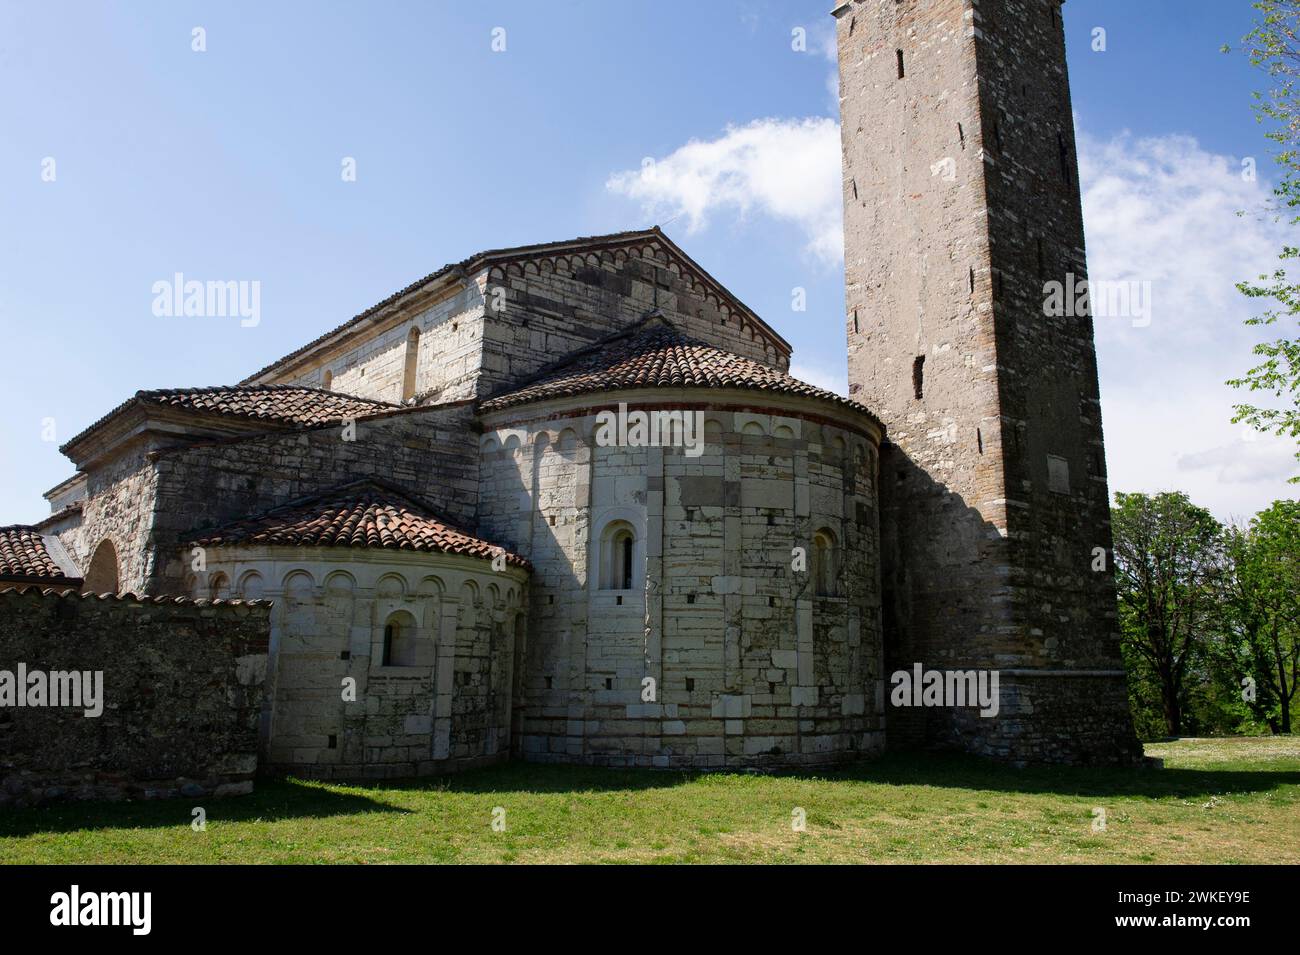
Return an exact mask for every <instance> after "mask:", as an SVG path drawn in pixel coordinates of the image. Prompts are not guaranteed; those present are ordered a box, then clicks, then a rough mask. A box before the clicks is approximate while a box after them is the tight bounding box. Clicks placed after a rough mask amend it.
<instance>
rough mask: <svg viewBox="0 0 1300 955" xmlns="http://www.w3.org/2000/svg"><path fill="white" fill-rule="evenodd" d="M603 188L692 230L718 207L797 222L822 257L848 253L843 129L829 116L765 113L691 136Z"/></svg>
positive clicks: (828, 258)
mask: <svg viewBox="0 0 1300 955" xmlns="http://www.w3.org/2000/svg"><path fill="white" fill-rule="evenodd" d="M606 187H607V188H608V189H609V190H610V191H612V192H615V193H618V194H620V195H623V196H626V197H628V198H630V199H633V200H636V201H638V202H640V203H642V205H643V206H644V207H645V209H646V210H647V213H648V214H649V215H651V216H652V217H658V216H662V217H669V218H670V217H676V216H684V217H685V219H686V227H687V231H688V232H691V233H694V232H698V231H699V230H701V229H703V228H704V227H705V226H707V225H708V223H709V221H710V219H711V218H712V217H713V216H715V215H718V214H723V213H730V214H733V215H735V216H736V217H738V218H740V219H744V218H746V217H747V216H749V215H751V214H753V213H761V214H763V215H766V216H770V217H771V218H773V219H777V220H780V221H783V222H790V223H794V224H795V225H797V226H798V227H799V228H800V230H801V231H802V232H803V234H804V236H805V237H806V242H807V244H806V249H807V251H809V252H811V253H812V254H813V255H815V256H817V257H818V258H819V259H821V260H822V261H824V262H828V263H835V262H838V261H840V260H841V259H842V258H843V255H844V248H843V237H842V234H841V228H840V221H841V220H840V216H841V213H840V130H839V124H837V123H836V122H835V121H834V120H830V119H804V120H780V119H760V120H755V121H754V122H752V123H749V124H748V125H745V126H731V127H728V129H727V131H726V132H725V133H724V134H723V135H722V136H721V137H719V138H717V139H713V140H694V139H693V140H691V141H690V142H689V143H687V144H686V145H685V146H682V147H681V148H679V149H677V150H676V151H675V152H673V153H671V154H669V155H668V156H665V157H664V158H662V159H657V160H656V159H653V158H651V159H648V160H647V161H646V162H645V163H644V164H643V165H642V168H640V169H635V170H626V171H623V172H618V173H615V174H614V175H612V176H610V178H609V180H608V182H607V183H606Z"/></svg>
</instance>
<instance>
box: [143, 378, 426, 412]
mask: <svg viewBox="0 0 1300 955" xmlns="http://www.w3.org/2000/svg"><path fill="white" fill-rule="evenodd" d="M228 391H235V392H267V391H277V392H288V391H307V392H312V393H314V394H321V395H331V396H333V397H335V398H346V399H347V400H349V401H364V402H366V403H368V404H375V405H384V406H385V407H390V408H401V407H403V406H402V405H399V404H394V403H393V402H391V401H384V400H383V399H382V398H366V397H364V396H362V395H352V394H348V393H347V392H345V391H333V390H331V389H329V388H317V387H316V386H314V385H292V384H286V383H279V384H271V383H267V384H251V385H241V384H234V385H198V386H193V387H187V388H184V387H183V388H144V389H141V390H139V391H137V392H136V393H135V396H136V397H137V398H139V397H144V396H149V395H195V394H218V393H221V392H228Z"/></svg>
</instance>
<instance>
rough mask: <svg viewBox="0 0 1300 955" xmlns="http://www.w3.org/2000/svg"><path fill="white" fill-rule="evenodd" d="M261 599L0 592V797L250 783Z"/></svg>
mask: <svg viewBox="0 0 1300 955" xmlns="http://www.w3.org/2000/svg"><path fill="white" fill-rule="evenodd" d="M270 608H271V604H270V602H269V601H241V600H216V601H210V600H190V599H186V598H175V597H157V598H148V597H146V598H136V597H134V596H132V595H130V594H126V595H122V596H93V595H80V594H58V593H55V592H54V591H44V592H42V591H35V590H27V591H19V590H12V589H11V590H3V591H0V807H3V806H23V805H35V804H39V803H45V802H52V801H57V800H59V799H123V798H132V799H138V798H143V799H153V798H165V797H171V796H188V797H198V796H206V795H212V796H227V795H240V794H244V793H249V792H252V789H253V775H254V773H255V772H256V770H257V730H258V716H259V713H260V711H261V708H262V700H263V685H264V682H265V679H266V668H267V646H268V636H269V630H270V624H269V614H270ZM73 672H76V673H79V674H81V675H83V676H85V675H86V674H90V676H86V678H85V680H84V684H85V685H84V687H83V686H82V683H83V681H82V680H80V679H73V678H69V677H65V678H63V679H55V678H53V677H51V674H54V673H63V674H71V673H73ZM97 673H98V674H101V675H102V682H101V679H97V678H96V677H95V676H94V674H97ZM37 674H41V675H43V677H44V679H43V678H42V676H37ZM20 675H22V676H24V677H25V679H22V680H20V679H19V677H20ZM42 683H45V684H46V686H45V688H44V691H43V693H44V695H43V698H41V697H38V695H37V694H38V691H40V690H41V684H42ZM97 686H98V687H99V688H100V689H99V692H98V693H96V687H97ZM56 694H57V696H58V699H57V700H56V699H55V696H56ZM20 697H21V698H22V702H23V703H24V705H22V706H19V705H17V704H18V702H19V698H20ZM38 700H39V702H38ZM69 701H72V702H74V703H76V704H77V705H59V706H52V705H48V704H50V703H54V702H62V703H67V702H69ZM96 709H98V710H99V711H100V712H99V713H98V715H92V716H88V715H86V713H87V712H88V711H94V710H96Z"/></svg>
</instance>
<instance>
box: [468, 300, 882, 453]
mask: <svg viewBox="0 0 1300 955" xmlns="http://www.w3.org/2000/svg"><path fill="white" fill-rule="evenodd" d="M634 388H739V389H743V390H751V391H766V392H776V393H780V394H787V395H802V396H804V397H808V398H817V399H820V400H822V401H830V402H834V403H835V404H837V405H840V406H841V407H846V408H852V409H853V410H855V411H858V412H861V413H863V414H866V415H868V416H869V417H870V418H871V419H872V421H873V423H875V424H876V426H877V427H880V428H881V430H882V432H883V430H884V429H883V426H882V425H881V424H880V421H879V419H877V418H876V416H875V415H874V414H872V413H871V411H870V410H869V409H868V408H867V407H866V406H865V405H863V404H861V403H859V402H857V401H854V400H853V399H851V398H845V397H844V396H843V395H837V394H835V392H833V391H827V390H826V389H824V388H818V387H817V386H816V385H810V384H808V383H807V382H806V381H800V380H799V379H798V378H794V377H791V376H790V375H787V374H786V373H785V372H783V371H778V370H777V369H775V368H772V367H770V366H768V365H765V364H763V363H762V362H757V361H754V360H753V359H751V358H745V357H744V356H743V355H737V354H735V353H733V352H729V351H725V350H723V349H721V348H718V347H716V346H714V345H709V344H707V343H705V342H702V341H700V340H698V339H696V338H692V337H690V336H689V335H686V334H684V333H682V332H681V331H680V330H679V329H678V328H677V326H675V325H674V324H672V322H670V321H668V320H667V319H665V318H661V317H658V316H650V317H647V318H645V319H642V320H641V321H640V322H638V323H637V324H636V325H633V326H632V327H631V328H629V329H626V330H625V331H622V332H619V333H618V334H616V335H611V336H609V337H607V338H605V339H602V340H601V341H598V342H595V343H594V344H592V345H590V346H588V347H587V348H584V349H582V350H581V351H577V352H574V353H573V354H572V355H570V356H568V357H567V358H564V359H562V360H561V361H558V362H556V363H554V364H552V365H550V366H549V367H547V368H544V369H542V370H541V371H540V372H539V373H538V374H537V375H535V376H534V377H533V378H532V379H531V380H530V381H529V382H528V383H526V384H525V385H524V386H523V387H521V388H516V389H514V390H511V391H507V392H503V393H499V394H497V395H495V396H493V397H491V398H489V399H487V400H486V401H484V402H482V403H481V404H480V405H479V410H480V411H481V412H484V413H486V412H492V411H500V410H501V409H503V408H510V407H513V406H515V405H520V404H525V403H528V402H533V401H544V400H546V399H549V398H563V397H570V396H573V395H583V394H593V393H597V392H607V391H625V390H629V389H634Z"/></svg>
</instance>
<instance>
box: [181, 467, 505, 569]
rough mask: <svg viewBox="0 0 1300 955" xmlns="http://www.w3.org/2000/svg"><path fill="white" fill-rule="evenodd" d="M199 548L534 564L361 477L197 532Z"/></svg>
mask: <svg viewBox="0 0 1300 955" xmlns="http://www.w3.org/2000/svg"><path fill="white" fill-rule="evenodd" d="M190 543H191V544H192V545H195V546H198V547H227V546H234V545H260V546H280V547H363V548H383V549H387V550H411V551H425V552H437V553H444V554H463V555H465V556H467V557H479V558H482V559H484V560H491V559H492V558H493V557H496V556H497V555H498V554H502V553H504V554H505V557H506V563H508V564H512V565H514V566H516V567H529V566H530V565H529V563H528V561H527V560H525V559H524V558H523V557H520V556H518V555H516V554H511V553H509V552H508V551H506V550H505V549H504V548H501V547H498V546H497V545H495V544H491V543H489V542H488V541H485V540H481V539H479V538H477V537H474V536H472V535H470V534H467V533H465V532H464V531H461V530H457V529H456V528H454V527H452V526H451V525H450V524H448V523H446V522H445V521H443V520H442V519H441V518H440V517H438V516H437V515H436V514H435V513H434V512H433V511H432V510H431V509H429V508H428V507H427V506H426V505H424V504H422V503H420V502H419V501H417V500H415V499H414V498H411V497H408V496H407V495H406V494H405V493H403V492H402V491H399V490H397V489H396V488H392V487H389V486H387V485H385V484H383V483H381V482H379V481H374V480H362V481H355V482H353V483H351V484H346V485H344V486H342V487H338V488H333V489H331V490H329V491H325V492H323V493H320V494H315V495H312V496H310V497H306V498H301V499H299V500H297V501H292V502H290V503H288V504H284V505H281V506H279V507H276V508H273V509H272V510H270V511H267V512H266V513H265V514H262V515H260V516H257V517H252V518H248V519H246V520H241V521H236V522H234V523H232V524H228V525H226V526H225V527H221V528H218V529H216V530H211V531H202V532H198V536H196V537H195V538H194V539H193V540H192V541H190Z"/></svg>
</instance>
